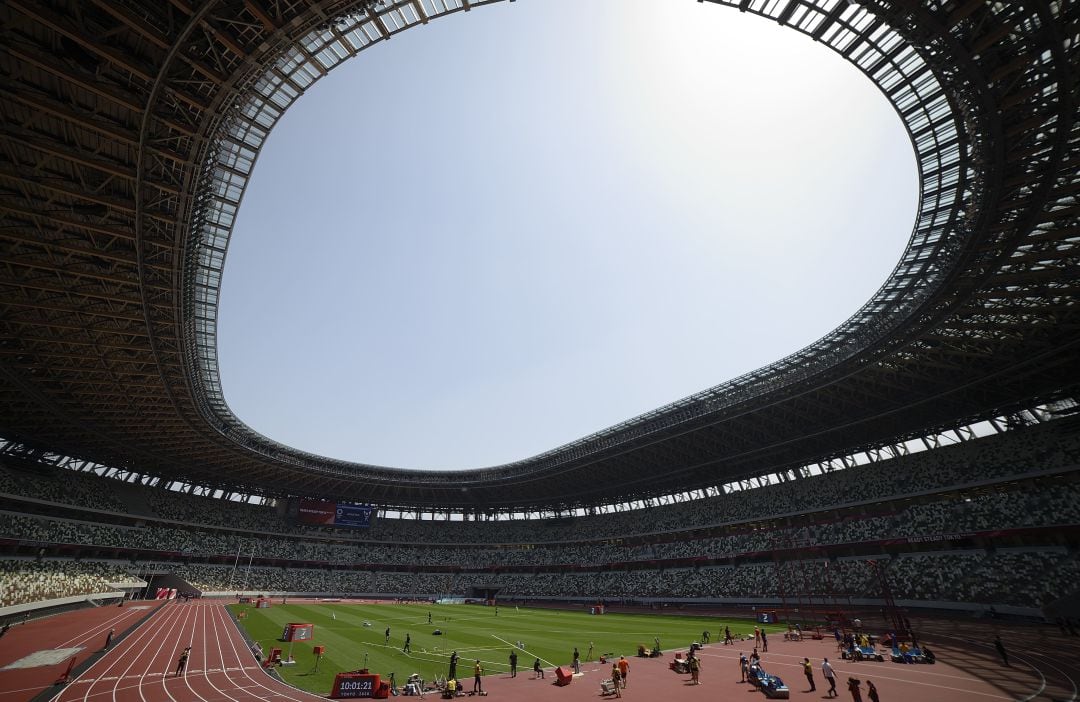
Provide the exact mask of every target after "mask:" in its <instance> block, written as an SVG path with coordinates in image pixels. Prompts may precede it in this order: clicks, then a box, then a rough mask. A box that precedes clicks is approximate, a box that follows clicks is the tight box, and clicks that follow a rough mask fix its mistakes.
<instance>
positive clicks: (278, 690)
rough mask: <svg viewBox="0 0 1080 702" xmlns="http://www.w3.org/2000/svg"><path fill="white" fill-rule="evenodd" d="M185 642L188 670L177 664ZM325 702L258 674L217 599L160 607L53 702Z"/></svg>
mask: <svg viewBox="0 0 1080 702" xmlns="http://www.w3.org/2000/svg"><path fill="white" fill-rule="evenodd" d="M187 646H191V654H190V657H189V659H188V663H187V670H186V671H185V672H184V673H183V674H181V675H180V676H176V675H175V674H174V673H175V670H176V663H177V660H178V659H179V658H180V654H181V653H182V652H183V650H184V648H185V647H187ZM76 700H81V701H82V702H248V701H254V700H260V701H262V702H273V701H275V700H280V701H283V700H292V701H294V702H315V701H316V700H319V701H321V702H325V698H322V697H318V696H316V695H311V694H308V693H306V692H301V691H300V690H297V689H296V688H294V687H290V686H289V685H286V684H285V683H282V682H280V681H278V680H277V679H275V678H273V677H271V676H269V675H267V674H266V673H265V672H263V671H262V670H261V669H260V667H259V664H258V662H257V661H256V660H255V657H254V656H253V655H252V653H251V651H250V650H248V647H247V643H246V642H245V641H244V639H243V637H242V636H241V635H240V632H239V631H238V630H237V628H236V626H235V625H234V624H233V621H232V619H230V618H229V615H228V613H227V612H226V611H225V606H224V604H223V603H221V602H199V601H193V602H190V603H181V602H175V603H172V604H169V605H167V606H165V607H163V608H161V609H160V610H159V611H158V612H157V613H156V614H155V615H154V616H153V618H151V619H150V620H149V621H148V622H146V623H145V624H143V625H142V626H141V627H139V628H138V629H137V630H136V631H134V632H133V633H132V634H131V635H130V636H128V637H127V638H126V639H124V641H122V642H121V643H120V644H119V645H117V646H116V647H115V648H114V649H113V650H112V651H111V652H109V653H108V654H107V655H106V656H104V657H103V658H102V659H100V660H99V661H97V662H96V663H95V664H93V665H92V666H91V667H90V668H89V669H87V670H86V671H85V672H84V673H83V674H82V675H80V676H79V677H78V678H77V679H76V680H74V681H73V682H71V683H70V684H68V685H67V687H65V688H64V690H63V691H62V692H61V693H59V694H58V695H56V696H55V697H53V702H75V701H76Z"/></svg>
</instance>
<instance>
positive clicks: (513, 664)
mask: <svg viewBox="0 0 1080 702" xmlns="http://www.w3.org/2000/svg"><path fill="white" fill-rule="evenodd" d="M510 677H512V678H516V677H517V650H515V649H510Z"/></svg>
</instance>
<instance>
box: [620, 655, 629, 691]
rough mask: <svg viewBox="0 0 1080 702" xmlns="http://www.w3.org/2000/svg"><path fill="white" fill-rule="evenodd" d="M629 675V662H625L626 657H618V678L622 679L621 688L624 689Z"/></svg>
mask: <svg viewBox="0 0 1080 702" xmlns="http://www.w3.org/2000/svg"><path fill="white" fill-rule="evenodd" d="M629 675H630V661H628V660H626V656H620V657H619V677H621V678H622V686H623V687H624V688H625V687H626V679H627V677H628V676H629Z"/></svg>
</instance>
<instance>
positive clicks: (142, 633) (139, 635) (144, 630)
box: [50, 613, 168, 702]
mask: <svg viewBox="0 0 1080 702" xmlns="http://www.w3.org/2000/svg"><path fill="white" fill-rule="evenodd" d="M158 614H159V613H155V616H154V617H152V618H151V619H150V620H149V621H147V622H144V624H143V626H141V627H140V628H139V629H138V631H137V632H136V635H135V636H134V637H128V638H127V639H125V640H124V642H123V643H122V644H121V645H120V646H117V647H116V648H114V649H113V650H112V651H111V652H110V653H112V654H113V657H115V652H116V651H117V650H119V649H120V648H121V647H123V648H124V650H128V649H130V648H134V645H135V644H136V643H138V642H139V641H141V640H142V639H144V638H146V637H147V635H148V634H149V633H151V632H152V631H153V630H154V629H155V628H156V627H157V626H158V625H159V624H160V622H161V620H162V619H165V620H167V619H168V616H167V615H162V616H157V615H158ZM109 659H110V656H102V657H101V658H99V659H97V660H96V661H94V662H93V663H91V664H90V667H89V668H87V669H86V670H84V671H83V672H82V673H80V674H79V675H78V676H77V677H76V678H75V680H70V681H68V682H69V684H70V683H73V682H76V681H78V680H80V679H82V678H83V677H84V676H88V675H89V674H90V673H91V671H93V670H95V669H96V668H98V666H103V667H104V670H105V672H107V671H108V670H109V669H110V668H111V667H112V665H113V663H109V665H108V666H107V667H105V663H106V662H107V661H109ZM90 687H91V688H92V687H93V683H91V685H90ZM65 691H66V688H65V689H62V690H60V691H59V692H58V693H56V694H55V695H54V696H53V697H52V698H51V700H50V702H56V700H59V699H60V698H61V697H62V696H63V695H64V692H65ZM87 695H89V691H87ZM83 699H86V697H85V696H84V698H83Z"/></svg>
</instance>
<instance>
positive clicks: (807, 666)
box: [802, 658, 817, 692]
mask: <svg viewBox="0 0 1080 702" xmlns="http://www.w3.org/2000/svg"><path fill="white" fill-rule="evenodd" d="M802 667H803V675H805V676H806V681H807V682H808V683H810V692H814V691H815V690H817V685H815V684H814V665H813V664H812V663H811V662H810V659H809V658H803V664H802Z"/></svg>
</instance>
